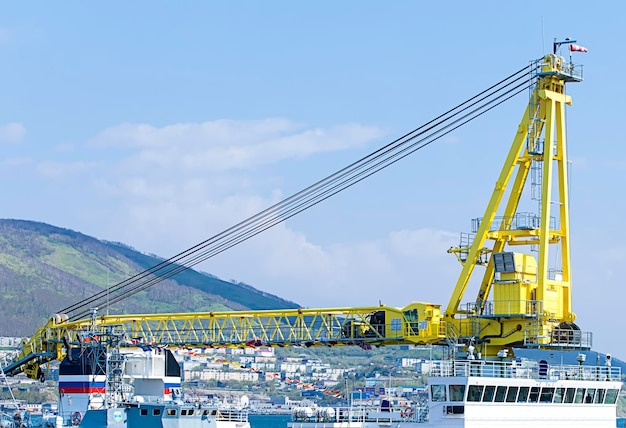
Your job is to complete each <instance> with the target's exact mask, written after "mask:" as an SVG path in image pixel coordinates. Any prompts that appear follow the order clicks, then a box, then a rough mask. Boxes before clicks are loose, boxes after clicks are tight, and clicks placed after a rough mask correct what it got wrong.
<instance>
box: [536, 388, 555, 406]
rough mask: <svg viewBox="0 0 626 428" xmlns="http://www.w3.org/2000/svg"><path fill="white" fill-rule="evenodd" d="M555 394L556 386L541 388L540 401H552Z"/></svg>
mask: <svg viewBox="0 0 626 428" xmlns="http://www.w3.org/2000/svg"><path fill="white" fill-rule="evenodd" d="M553 396H554V388H541V398H540V399H539V401H541V402H542V403H552V397H553Z"/></svg>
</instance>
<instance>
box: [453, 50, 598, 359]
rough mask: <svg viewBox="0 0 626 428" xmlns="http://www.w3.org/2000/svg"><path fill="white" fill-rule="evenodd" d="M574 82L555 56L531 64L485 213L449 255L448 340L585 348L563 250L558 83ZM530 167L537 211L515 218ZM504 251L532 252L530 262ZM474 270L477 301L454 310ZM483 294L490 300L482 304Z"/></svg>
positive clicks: (563, 159) (575, 72)
mask: <svg viewBox="0 0 626 428" xmlns="http://www.w3.org/2000/svg"><path fill="white" fill-rule="evenodd" d="M564 43H565V42H564ZM567 43H570V42H567ZM555 52H556V49H555ZM581 80H582V73H581V72H580V68H579V67H576V66H574V64H573V63H571V62H569V63H568V62H566V61H565V59H564V58H563V57H560V56H558V55H556V53H553V54H549V55H546V56H545V57H544V58H543V59H542V60H541V61H540V62H539V63H538V64H537V80H536V84H535V86H534V89H533V91H532V94H531V96H530V100H529V103H528V107H527V108H526V111H525V113H524V115H523V117H522V120H521V122H520V124H519V126H518V129H517V133H516V135H515V137H514V139H513V144H512V146H511V149H510V151H509V154H508V156H507V158H506V161H505V163H504V166H503V168H502V171H501V172H500V176H499V178H498V180H497V182H496V184H495V188H494V191H493V193H492V195H491V199H490V200H489V203H488V205H487V208H486V210H485V214H484V215H483V217H482V218H480V219H477V220H476V221H475V222H474V225H475V226H476V227H475V230H474V232H475V236H474V239H473V242H472V244H471V245H470V246H465V247H462V246H459V247H456V248H452V249H451V250H450V252H452V253H456V255H457V257H458V258H459V260H460V261H461V262H462V263H463V269H462V271H461V274H460V276H459V278H458V281H457V283H456V286H455V288H454V291H453V293H452V295H451V298H450V301H449V303H448V306H447V308H446V311H445V315H444V318H445V320H446V321H447V322H448V324H449V325H450V326H451V329H452V331H450V332H449V334H448V336H449V337H450V338H452V339H455V340H470V339H471V338H474V339H475V340H478V341H479V342H480V341H481V339H482V341H483V343H485V347H486V344H490V345H496V346H500V347H502V346H510V345H518V346H537V347H544V346H546V347H549V346H555V347H557V346H558V347H578V348H585V347H587V346H588V345H589V344H590V343H589V341H588V340H587V337H588V336H585V335H583V334H582V333H580V332H579V330H578V327H577V326H575V325H574V324H573V321H574V320H575V318H576V316H575V314H574V313H573V312H572V303H571V270H570V250H569V200H568V180H567V150H566V132H565V129H566V123H565V105H571V103H572V100H571V97H569V96H568V95H566V94H565V84H566V83H567V82H578V81H581ZM533 168H536V171H538V174H536V175H537V176H538V178H539V177H540V183H539V184H538V185H540V187H541V195H540V198H538V199H539V200H540V207H539V213H538V214H529V213H522V212H519V211H518V208H519V204H520V199H521V196H522V194H523V192H524V189H525V186H526V184H527V181H528V180H527V179H528V177H529V175H531V172H532V171H533ZM512 177H515V179H514V180H513V181H511V179H512ZM555 183H556V189H555V188H554V187H555ZM535 185H537V184H536V183H535ZM507 195H508V197H507ZM505 198H506V199H505ZM553 206H556V207H557V209H552V207H553ZM501 207H502V214H501V215H499V216H498V215H497V214H498V210H499V209H501ZM555 215H556V216H555ZM488 241H491V242H492V244H491V246H490V247H489V246H487V242H488ZM507 246H512V247H513V246H515V247H516V248H521V247H526V248H530V249H531V250H533V249H536V250H537V258H536V259H535V257H534V255H533V254H532V253H528V252H526V253H522V252H514V251H512V250H510V249H507ZM556 246H558V247H559V248H560V252H558V253H557V250H555V247H556ZM507 250H508V251H507ZM551 250H553V252H552V253H551ZM555 253H556V254H558V255H559V256H560V261H561V266H560V270H553V269H551V268H550V266H549V256H550V255H551V254H555ZM477 265H485V267H486V269H485V273H484V275H483V277H482V280H481V282H480V287H479V290H478V294H477V297H476V300H475V302H474V303H472V304H469V305H468V307H467V308H461V307H460V304H461V300H462V298H463V296H464V294H465V291H466V289H467V286H468V284H469V282H470V278H471V276H472V274H473V272H474V268H475V266H477ZM490 293H492V294H493V301H488V300H487V299H488V296H490ZM493 352H495V350H493V349H492V351H490V352H488V354H489V355H490V354H492V353H493Z"/></svg>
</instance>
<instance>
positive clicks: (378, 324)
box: [3, 41, 591, 378]
mask: <svg viewBox="0 0 626 428" xmlns="http://www.w3.org/2000/svg"><path fill="white" fill-rule="evenodd" d="M570 42H571V41H567V42H562V43H570ZM560 44H561V43H558V44H557V43H555V49H554V52H553V53H551V54H548V55H546V56H545V57H543V58H541V59H539V60H537V61H534V62H532V63H531V66H530V67H529V71H528V73H529V74H530V75H531V78H532V83H533V84H532V88H531V93H530V97H529V102H528V105H527V108H526V111H525V112H524V114H523V116H522V119H521V121H520V123H519V126H518V128H517V131H516V133H515V136H514V138H513V144H512V145H511V148H510V150H509V153H508V155H507V157H506V160H505V162H504V166H503V168H502V171H501V172H500V175H499V176H498V179H497V181H496V183H495V186H494V190H493V193H492V195H491V198H490V200H489V203H488V205H487V208H486V210H485V214H484V215H483V216H482V217H481V218H478V219H475V220H474V221H473V222H472V233H471V234H463V235H462V236H461V243H460V245H459V246H457V247H454V248H451V249H450V250H449V252H450V253H453V254H455V255H456V257H457V258H458V260H459V261H460V262H461V263H462V270H461V274H460V276H459V279H458V281H457V283H456V286H455V287H454V289H453V290H452V294H451V298H450V301H449V303H448V306H447V307H446V309H445V311H442V308H441V305H439V304H432V303H423V302H413V303H410V304H408V305H407V306H405V307H403V308H394V307H389V306H385V305H379V306H373V307H361V308H325V309H291V310H259V311H232V312H207V313H171V314H141V315H137V314H133V315H99V314H97V313H96V312H94V313H93V314H92V316H91V317H87V318H84V319H80V320H70V319H69V318H68V317H67V316H65V315H55V316H54V317H52V318H50V320H49V321H48V323H47V324H46V325H44V326H42V327H40V328H39V329H37V331H36V332H35V334H33V336H32V337H31V338H30V339H29V340H24V341H23V347H22V350H21V352H20V354H19V356H18V357H17V358H16V359H15V360H14V361H13V362H12V363H11V364H9V365H7V366H6V367H4V368H3V370H4V371H5V372H6V373H7V374H16V373H20V372H25V373H26V374H27V375H28V376H29V377H32V378H41V377H42V376H43V372H42V369H41V366H42V365H43V364H45V363H48V362H50V361H52V360H55V359H61V358H62V357H63V356H64V354H65V353H66V350H67V349H68V348H69V347H73V346H81V343H83V342H84V341H87V340H97V338H98V337H99V335H100V334H105V332H111V331H116V332H118V333H119V334H121V335H122V336H123V337H124V341H123V344H126V345H129V346H137V345H141V344H156V345H176V346H205V347H211V346H216V347H219V346H230V347H242V346H261V345H263V346H293V345H304V346H317V345H325V346H341V345H357V346H361V347H364V348H370V347H372V346H383V345H394V344H447V345H453V349H462V348H463V347H464V346H469V345H472V347H473V349H476V351H477V352H479V353H480V354H481V355H482V356H483V357H494V356H496V355H499V356H502V355H506V354H503V353H502V352H503V350H507V351H508V352H510V351H511V349H512V348H513V347H535V348H555V349H589V347H590V344H591V341H590V333H586V332H582V331H580V329H579V328H578V327H577V326H576V324H574V320H575V318H576V317H575V314H574V313H573V312H572V304H571V272H570V253H569V214H568V206H569V201H568V180H567V177H568V176H567V151H566V133H565V106H566V105H570V104H571V98H570V97H569V96H568V95H566V92H565V85H566V83H568V82H578V81H581V80H582V68H581V66H578V65H575V64H573V62H572V61H571V58H570V60H569V61H567V60H566V59H565V58H564V57H562V56H559V55H558V54H557V47H558V46H560ZM529 177H530V178H531V183H530V186H528V185H527V183H528V180H529ZM525 189H527V191H531V193H534V196H535V198H536V199H537V203H538V206H539V210H538V213H536V214H534V213H524V212H520V211H519V210H518V209H519V205H520V199H521V196H522V193H523V192H524V190H525ZM553 207H556V209H553ZM522 248H524V249H526V250H528V251H526V252H522V251H521V249H522ZM514 250H515V251H514ZM551 251H552V252H556V253H558V255H559V257H560V260H561V266H560V267H557V268H556V269H553V268H551V267H550V266H549V264H548V260H549V257H548V256H549V254H550V252H551ZM476 267H480V268H481V269H484V273H483V276H482V279H481V280H480V285H479V288H478V294H477V296H476V299H475V300H474V301H472V302H470V303H466V304H464V305H462V304H461V301H462V300H463V298H464V295H465V292H466V289H467V287H468V284H469V283H470V279H471V277H472V275H473V274H474V271H475V268H476ZM107 334H108V333H107ZM508 355H512V353H509V354H508Z"/></svg>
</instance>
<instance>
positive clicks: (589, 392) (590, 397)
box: [585, 388, 596, 403]
mask: <svg viewBox="0 0 626 428" xmlns="http://www.w3.org/2000/svg"><path fill="white" fill-rule="evenodd" d="M594 395H596V389H595V388H589V389H587V394H586V395H585V403H593V397H594Z"/></svg>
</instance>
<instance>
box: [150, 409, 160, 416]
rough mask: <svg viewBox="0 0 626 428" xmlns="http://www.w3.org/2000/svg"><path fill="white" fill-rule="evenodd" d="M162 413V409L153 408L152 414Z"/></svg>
mask: <svg viewBox="0 0 626 428" xmlns="http://www.w3.org/2000/svg"><path fill="white" fill-rule="evenodd" d="M160 414H161V409H152V416H159V415H160Z"/></svg>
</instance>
